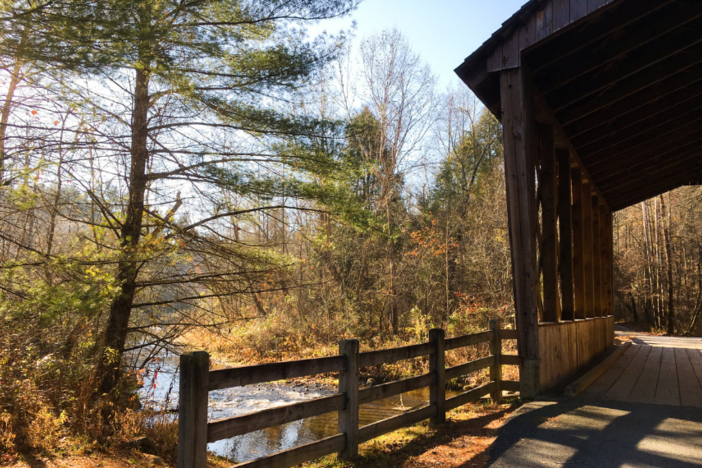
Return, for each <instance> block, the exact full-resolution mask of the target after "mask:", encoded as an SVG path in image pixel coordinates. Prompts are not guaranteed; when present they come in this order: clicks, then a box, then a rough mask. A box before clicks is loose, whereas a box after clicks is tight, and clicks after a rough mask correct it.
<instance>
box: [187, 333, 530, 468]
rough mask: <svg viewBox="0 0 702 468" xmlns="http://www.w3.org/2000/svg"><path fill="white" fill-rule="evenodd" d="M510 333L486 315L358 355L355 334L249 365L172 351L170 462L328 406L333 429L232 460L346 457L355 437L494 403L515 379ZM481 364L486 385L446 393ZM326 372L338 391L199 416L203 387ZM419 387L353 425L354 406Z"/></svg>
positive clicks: (249, 465) (192, 460)
mask: <svg viewBox="0 0 702 468" xmlns="http://www.w3.org/2000/svg"><path fill="white" fill-rule="evenodd" d="M516 338H517V334H516V331H515V330H502V329H501V328H500V325H499V322H498V321H496V320H491V321H490V326H489V329H488V330H487V331H484V332H481V333H476V334H472V335H464V336H459V337H456V338H448V339H446V338H445V334H444V330H442V329H440V328H439V329H433V330H431V331H430V332H429V342H428V343H422V344H418V345H412V346H405V347H402V348H393V349H385V350H379V351H369V352H364V353H359V348H358V341H357V340H341V342H340V343H339V351H340V352H339V354H340V355H339V356H331V357H324V358H317V359H304V360H300V361H289V362H277V363H273V364H262V365H257V366H246V367H235V368H229V369H217V370H210V369H209V355H208V354H207V353H206V352H204V351H195V352H189V353H184V354H183V355H181V357H180V372H181V375H180V406H179V418H180V419H179V424H178V468H206V466H207V444H208V443H209V442H215V441H218V440H222V439H228V438H231V437H235V436H238V435H242V434H246V433H249V432H254V431H258V430H261V429H267V428H269V427H274V426H280V425H282V424H286V423H289V422H292V421H297V420H300V419H304V418H309V417H312V416H319V415H322V414H325V413H330V412H334V411H338V413H339V417H338V431H339V433H338V434H336V435H334V436H331V437H327V438H324V439H322V440H319V441H316V442H312V443H308V444H305V445H301V446H298V447H295V448H291V449H289V450H285V451H282V452H278V453H274V454H272V455H268V456H266V457H263V458H258V459H256V460H252V461H249V462H246V463H242V464H239V465H236V466H237V468H254V467H255V468H262V467H272V468H286V467H290V466H294V465H297V464H299V463H304V462H306V461H310V460H314V459H315V458H319V457H322V456H325V455H329V454H331V453H335V452H339V453H340V455H341V456H342V457H343V458H346V459H348V458H352V457H354V456H356V455H357V454H358V445H359V444H360V443H363V442H366V441H368V440H371V439H374V438H376V437H379V436H381V435H383V434H386V433H388V432H392V431H395V430H397V429H400V428H402V427H407V426H411V425H412V424H416V423H418V422H420V421H423V420H425V419H432V420H433V421H434V422H436V423H443V422H444V421H445V420H446V412H447V411H449V410H452V409H454V408H458V407H459V406H463V405H465V404H467V403H470V402H473V401H475V400H478V399H479V398H482V397H483V396H486V395H488V394H489V395H490V396H491V397H492V399H493V400H495V401H501V399H502V391H503V390H505V391H519V382H514V381H504V380H502V366H503V365H519V363H520V361H519V357H518V356H511V355H503V354H502V352H501V350H502V346H501V344H502V340H510V339H516ZM481 343H490V355H489V356H488V357H484V358H481V359H477V360H474V361H471V362H468V363H465V364H461V365H458V366H454V367H449V368H446V367H445V364H444V360H445V352H446V351H450V350H454V349H459V348H464V347H467V346H473V345H478V344H481ZM420 356H429V359H430V366H429V373H428V374H424V375H420V376H417V377H411V378H407V379H403V380H398V381H394V382H389V383H385V384H382V385H376V386H372V387H368V388H363V389H360V388H359V379H360V377H359V370H360V368H362V367H366V366H374V365H378V364H384V363H392V362H397V361H401V360H405V359H412V358H416V357H420ZM488 368H489V369H490V382H489V383H486V384H484V385H482V386H480V387H478V388H474V389H472V390H469V391H467V392H464V393H461V394H459V395H457V396H454V397H452V398H448V399H447V398H446V380H448V379H453V378H456V377H460V376H462V375H466V374H469V373H471V372H476V371H479V370H482V369H488ZM333 372H338V373H339V392H338V393H336V394H335V395H332V396H327V397H323V398H316V399H313V400H308V401H303V402H299V403H294V404H290V405H286V406H279V407H277V408H271V409H267V410H263V411H258V412H255V413H250V414H245V415H241V416H234V417H230V418H224V419H218V420H215V421H210V422H208V421H207V404H208V392H210V391H212V390H219V389H223V388H229V387H239V386H244V385H251V384H256V383H262V382H271V381H277V380H283V379H291V378H295V377H305V376H311V375H317V374H326V373H333ZM425 387H429V388H430V391H429V402H428V403H429V404H428V406H424V407H421V408H419V409H415V410H411V411H407V412H404V413H402V414H400V415H398V416H394V417H391V418H388V419H383V420H381V421H378V422H375V423H373V424H369V425H367V426H363V427H359V417H358V415H359V407H360V405H362V404H365V403H369V402H372V401H375V400H381V399H384V398H388V397H391V396H394V395H399V394H401V393H405V392H409V391H411V390H417V389H420V388H425Z"/></svg>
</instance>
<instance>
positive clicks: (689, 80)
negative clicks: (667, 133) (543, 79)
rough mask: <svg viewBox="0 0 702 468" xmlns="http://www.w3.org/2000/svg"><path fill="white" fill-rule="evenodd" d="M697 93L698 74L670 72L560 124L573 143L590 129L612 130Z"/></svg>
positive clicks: (701, 84)
mask: <svg viewBox="0 0 702 468" xmlns="http://www.w3.org/2000/svg"><path fill="white" fill-rule="evenodd" d="M698 68H702V67H698ZM700 94H702V76H701V75H695V74H692V75H690V74H688V73H685V74H681V75H674V76H673V77H672V79H671V80H667V81H664V82H662V83H659V84H657V85H655V86H652V87H650V88H646V90H644V91H643V92H641V93H638V94H635V95H633V96H629V97H627V98H626V99H623V100H621V101H617V102H613V103H611V104H610V105H608V106H606V107H604V108H602V109H600V110H598V111H597V112H595V113H594V114H591V115H590V116H588V117H585V118H583V119H579V120H575V121H573V122H571V123H569V124H567V125H564V129H565V130H566V131H567V132H568V135H570V136H571V138H572V139H573V144H575V141H576V139H577V138H578V137H580V136H581V135H585V134H587V133H590V132H592V133H594V134H596V135H606V134H609V132H616V131H617V130H618V128H620V126H624V125H630V124H633V123H636V122H639V121H640V120H642V119H644V118H647V117H648V116H653V115H656V114H658V113H660V112H664V111H666V110H668V109H670V108H673V107H676V106H678V105H680V104H684V103H685V102H687V101H688V100H690V99H693V98H696V97H697V96H699V95H700ZM603 128H605V129H606V131H604V130H603Z"/></svg>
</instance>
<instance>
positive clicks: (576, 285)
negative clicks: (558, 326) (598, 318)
mask: <svg viewBox="0 0 702 468" xmlns="http://www.w3.org/2000/svg"><path fill="white" fill-rule="evenodd" d="M571 174H572V184H573V231H572V232H573V293H574V318H575V319H580V320H582V319H585V318H586V317H587V313H586V312H585V264H584V257H585V236H584V233H585V231H584V228H583V225H584V220H583V176H582V173H581V172H580V169H578V168H574V169H572V171H571Z"/></svg>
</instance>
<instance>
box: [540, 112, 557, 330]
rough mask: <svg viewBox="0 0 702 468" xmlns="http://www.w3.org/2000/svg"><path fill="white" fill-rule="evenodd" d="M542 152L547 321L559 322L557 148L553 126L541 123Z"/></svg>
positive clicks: (543, 239)
mask: <svg viewBox="0 0 702 468" xmlns="http://www.w3.org/2000/svg"><path fill="white" fill-rule="evenodd" d="M538 132H539V142H540V154H541V180H540V183H541V236H542V237H541V262H542V266H543V289H544V318H543V320H544V322H559V321H560V317H559V314H558V312H559V310H558V309H559V307H558V264H557V261H558V260H557V252H558V237H557V233H556V231H557V229H558V226H557V219H556V150H555V148H554V146H553V127H552V126H551V125H542V124H540V125H539V126H538Z"/></svg>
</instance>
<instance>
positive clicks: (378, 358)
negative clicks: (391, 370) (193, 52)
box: [358, 343, 434, 367]
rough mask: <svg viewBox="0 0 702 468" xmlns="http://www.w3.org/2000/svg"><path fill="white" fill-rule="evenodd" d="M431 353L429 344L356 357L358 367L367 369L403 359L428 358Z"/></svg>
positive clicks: (432, 347)
mask: <svg viewBox="0 0 702 468" xmlns="http://www.w3.org/2000/svg"><path fill="white" fill-rule="evenodd" d="M433 353H434V346H433V345H432V344H431V343H423V344H418V345H412V346H404V347H402V348H392V349H383V350H380V351H367V352H365V353H361V354H359V355H358V365H359V367H367V366H375V365H378V364H389V363H393V362H397V361H403V360H405V359H412V358H416V357H421V356H428V355H430V354H433Z"/></svg>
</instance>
